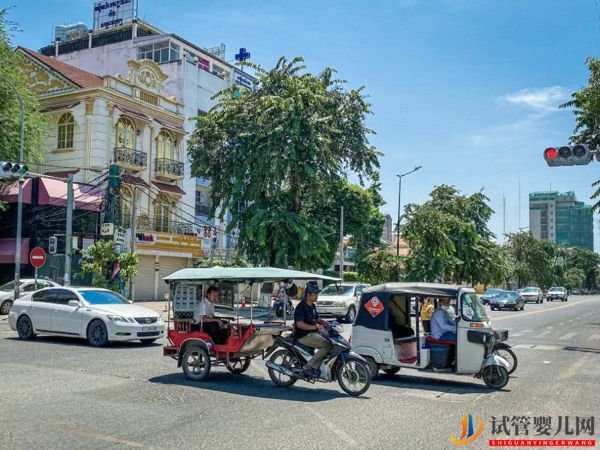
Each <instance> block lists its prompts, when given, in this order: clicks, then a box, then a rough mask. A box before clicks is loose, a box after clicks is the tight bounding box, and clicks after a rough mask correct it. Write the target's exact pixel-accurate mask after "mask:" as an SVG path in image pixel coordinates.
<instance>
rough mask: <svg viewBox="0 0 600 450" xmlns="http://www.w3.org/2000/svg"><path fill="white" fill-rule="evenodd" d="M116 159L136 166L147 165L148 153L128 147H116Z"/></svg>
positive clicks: (118, 161)
mask: <svg viewBox="0 0 600 450" xmlns="http://www.w3.org/2000/svg"><path fill="white" fill-rule="evenodd" d="M115 161H116V162H117V163H123V164H129V165H131V166H136V167H146V165H147V164H148V155H147V154H146V153H145V152H139V151H137V150H133V149H131V148H127V147H115Z"/></svg>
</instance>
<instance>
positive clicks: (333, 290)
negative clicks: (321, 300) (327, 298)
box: [321, 284, 354, 295]
mask: <svg viewBox="0 0 600 450" xmlns="http://www.w3.org/2000/svg"><path fill="white" fill-rule="evenodd" d="M353 289H354V286H348V285H343V284H342V285H341V286H340V287H339V289H338V287H337V286H336V285H335V284H330V285H329V286H327V287H326V288H325V289H323V290H322V291H321V295H352V291H353Z"/></svg>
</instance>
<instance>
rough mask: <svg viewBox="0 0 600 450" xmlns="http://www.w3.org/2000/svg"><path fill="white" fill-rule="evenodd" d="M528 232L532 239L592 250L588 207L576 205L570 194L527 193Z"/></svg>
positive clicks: (592, 240)
mask: <svg viewBox="0 0 600 450" xmlns="http://www.w3.org/2000/svg"><path fill="white" fill-rule="evenodd" d="M529 229H530V231H531V233H532V234H533V236H534V237H535V238H536V239H543V240H546V241H550V242H554V243H556V244H558V245H562V246H565V247H581V248H586V249H588V250H593V249H594V219H593V212H592V207H591V206H590V205H586V204H584V203H583V202H578V201H577V199H576V197H575V193H574V192H571V191H569V192H556V191H552V192H532V193H530V194H529Z"/></svg>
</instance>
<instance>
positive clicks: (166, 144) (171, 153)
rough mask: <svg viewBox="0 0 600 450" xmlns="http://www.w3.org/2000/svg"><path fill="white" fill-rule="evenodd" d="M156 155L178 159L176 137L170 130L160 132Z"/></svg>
mask: <svg viewBox="0 0 600 450" xmlns="http://www.w3.org/2000/svg"><path fill="white" fill-rule="evenodd" d="M156 146H157V149H156V157H157V158H159V159H160V158H166V159H173V160H177V155H176V154H175V139H173V136H172V135H171V133H169V132H168V131H165V130H163V131H161V132H160V133H158V137H157V140H156Z"/></svg>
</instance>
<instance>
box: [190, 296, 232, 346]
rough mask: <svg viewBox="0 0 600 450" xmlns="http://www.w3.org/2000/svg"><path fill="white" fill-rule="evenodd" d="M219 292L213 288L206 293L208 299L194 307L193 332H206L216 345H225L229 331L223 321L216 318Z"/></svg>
mask: <svg viewBox="0 0 600 450" xmlns="http://www.w3.org/2000/svg"><path fill="white" fill-rule="evenodd" d="M218 293H219V290H218V289H217V288H216V287H215V286H211V287H209V288H208V290H207V291H206V297H204V298H203V299H202V301H200V302H197V303H196V306H195V307H194V318H193V320H192V330H195V331H201V330H203V331H204V332H206V333H207V334H208V335H209V336H210V337H211V338H212V340H213V342H214V343H215V344H220V343H224V342H225V341H226V340H227V334H228V333H227V329H226V328H225V324H224V323H223V321H222V320H219V319H217V318H216V317H215V302H216V301H217V296H218Z"/></svg>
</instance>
